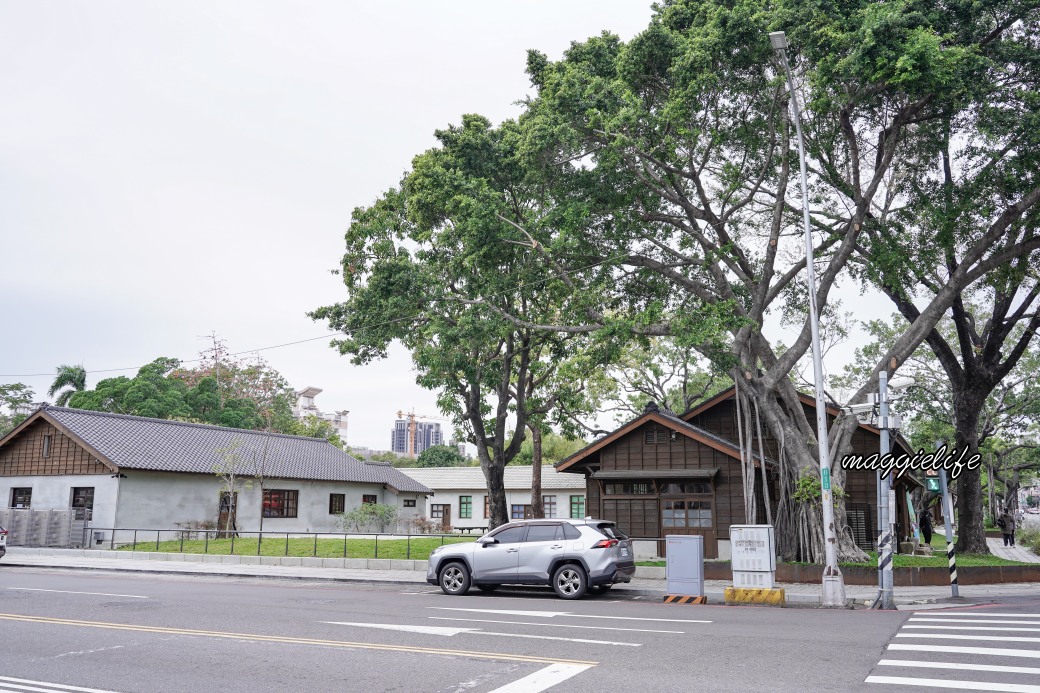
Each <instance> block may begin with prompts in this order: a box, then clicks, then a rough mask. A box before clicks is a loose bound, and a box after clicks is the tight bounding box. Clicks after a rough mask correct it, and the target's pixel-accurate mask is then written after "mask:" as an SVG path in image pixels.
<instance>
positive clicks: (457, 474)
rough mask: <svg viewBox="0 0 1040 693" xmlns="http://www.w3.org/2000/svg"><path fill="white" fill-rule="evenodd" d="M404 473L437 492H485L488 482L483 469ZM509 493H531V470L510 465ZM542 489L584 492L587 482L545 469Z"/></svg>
mask: <svg viewBox="0 0 1040 693" xmlns="http://www.w3.org/2000/svg"><path fill="white" fill-rule="evenodd" d="M401 471H402V472H404V473H405V474H407V475H408V476H410V477H412V478H413V479H415V480H416V481H418V482H420V483H422V484H424V485H426V486H429V487H430V488H432V489H434V490H438V489H470V488H471V489H486V488H487V480H486V479H485V478H484V471H483V470H482V469H481V468H480V467H406V468H403V469H401ZM504 480H505V487H506V490H507V491H518V490H525V489H526V490H530V488H531V467H530V465H526V466H520V465H517V466H513V465H507V466H506V468H505V474H504ZM542 488H543V489H584V488H585V479H584V478H582V477H576V476H574V475H573V474H564V473H561V472H557V471H556V470H555V469H554V468H553V467H550V466H545V465H543V466H542Z"/></svg>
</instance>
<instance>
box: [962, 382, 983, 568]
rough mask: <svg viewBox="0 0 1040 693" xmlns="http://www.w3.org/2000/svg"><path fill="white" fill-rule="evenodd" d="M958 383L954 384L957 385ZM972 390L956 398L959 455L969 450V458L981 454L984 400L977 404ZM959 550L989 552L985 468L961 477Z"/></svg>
mask: <svg viewBox="0 0 1040 693" xmlns="http://www.w3.org/2000/svg"><path fill="white" fill-rule="evenodd" d="M956 385H957V384H956V383H954V387H955V388H956ZM970 394H971V393H965V394H963V395H960V394H959V393H958V392H956V390H955V391H954V397H953V420H954V427H955V431H956V443H957V448H956V450H955V452H956V453H957V455H958V456H959V455H960V454H961V451H962V450H967V454H966V455H965V459H969V458H971V456H972V455H975V454H978V451H979V412H980V411H981V408H982V407H981V400H980V402H979V403H978V405H976V403H975V402H974V400H975V399H976V398H974V397H970V396H969V395H970ZM957 553H959V554H966V553H989V548H987V547H986V531H985V528H984V527H983V513H982V467H981V466H980V467H976V468H975V469H968V468H967V467H965V468H964V470H963V471H962V472H961V475H960V477H959V478H958V479H957Z"/></svg>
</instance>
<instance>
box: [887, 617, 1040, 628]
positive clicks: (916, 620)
mask: <svg viewBox="0 0 1040 693" xmlns="http://www.w3.org/2000/svg"><path fill="white" fill-rule="evenodd" d="M907 621H908V622H910V623H922V622H927V623H1000V624H1002V625H1007V626H1040V621H1006V620H999V619H995V618H994V619H985V618H908V619H907Z"/></svg>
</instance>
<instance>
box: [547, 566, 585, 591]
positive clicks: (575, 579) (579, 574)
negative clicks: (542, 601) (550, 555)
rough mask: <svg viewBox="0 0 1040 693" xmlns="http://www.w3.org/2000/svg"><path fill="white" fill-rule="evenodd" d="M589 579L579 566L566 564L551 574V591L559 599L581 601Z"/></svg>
mask: <svg viewBox="0 0 1040 693" xmlns="http://www.w3.org/2000/svg"><path fill="white" fill-rule="evenodd" d="M588 584H589V579H588V576H586V575H585V571H584V570H583V569H582V567H581V566H580V565H575V564H573V563H568V564H566V565H562V566H560V567H559V568H557V569H556V572H555V573H553V583H552V585H553V589H554V590H555V591H556V596H557V597H559V598H560V599H581V598H582V597H583V596H585V591H586V590H587V589H588Z"/></svg>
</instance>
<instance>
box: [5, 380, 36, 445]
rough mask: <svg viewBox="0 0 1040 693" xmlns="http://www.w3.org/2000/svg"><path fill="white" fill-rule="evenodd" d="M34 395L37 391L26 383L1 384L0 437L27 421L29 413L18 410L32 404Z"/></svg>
mask: <svg viewBox="0 0 1040 693" xmlns="http://www.w3.org/2000/svg"><path fill="white" fill-rule="evenodd" d="M34 397H36V393H35V392H33V391H32V390H30V389H29V388H28V387H27V386H26V385H25V384H24V383H11V384H8V385H0V438H2V437H3V436H5V435H7V434H8V433H10V432H11V431H12V430H13V429H14V428H15V427H16V426H18V424H20V423H21V422H23V421H25V419H26V418H27V417H28V414H23V413H19V412H18V411H17V410H18V409H19V408H24V407H28V406H29V405H30V404H32V401H33V398H34ZM5 410H6V411H5Z"/></svg>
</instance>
